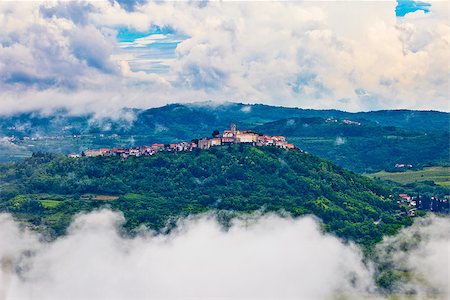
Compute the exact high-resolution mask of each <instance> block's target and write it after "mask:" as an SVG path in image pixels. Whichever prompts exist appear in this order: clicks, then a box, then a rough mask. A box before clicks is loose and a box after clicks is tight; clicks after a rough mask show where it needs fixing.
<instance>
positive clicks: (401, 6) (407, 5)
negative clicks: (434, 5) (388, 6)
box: [395, 0, 431, 17]
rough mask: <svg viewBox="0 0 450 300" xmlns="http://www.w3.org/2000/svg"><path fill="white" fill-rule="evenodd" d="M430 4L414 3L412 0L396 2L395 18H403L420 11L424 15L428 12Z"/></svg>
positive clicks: (398, 0)
mask: <svg viewBox="0 0 450 300" xmlns="http://www.w3.org/2000/svg"><path fill="white" fill-rule="evenodd" d="M430 7H431V4H430V3H426V2H421V1H414V0H397V7H396V8H395V15H396V16H397V17H404V16H405V15H406V14H409V13H412V12H415V11H418V10H421V11H423V12H425V13H428V12H430Z"/></svg>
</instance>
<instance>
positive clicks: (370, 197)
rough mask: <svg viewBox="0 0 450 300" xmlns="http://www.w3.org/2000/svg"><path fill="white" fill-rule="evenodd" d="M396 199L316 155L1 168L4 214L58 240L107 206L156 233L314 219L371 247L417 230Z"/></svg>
mask: <svg viewBox="0 0 450 300" xmlns="http://www.w3.org/2000/svg"><path fill="white" fill-rule="evenodd" d="M389 193H390V192H389V190H386V189H385V188H383V187H382V186H381V185H378V184H376V183H375V182H374V181H373V180H371V179H369V178H367V177H364V176H360V175H357V174H354V173H352V172H350V171H347V170H345V169H343V168H341V167H338V166H336V165H334V164H332V163H330V162H328V161H325V160H323V159H320V158H318V157H316V156H313V155H311V154H306V153H302V152H300V151H298V150H295V149H294V150H289V151H288V150H284V149H280V148H275V147H253V146H245V145H243V144H240V145H233V146H220V147H214V148H210V149H209V150H199V149H197V150H195V151H193V152H176V153H167V152H163V153H158V154H156V155H154V156H151V157H139V158H128V159H126V160H121V159H120V157H82V158H75V159H74V158H68V157H65V156H62V155H50V154H37V155H34V156H33V157H31V158H28V159H26V160H24V161H22V162H19V163H15V164H8V165H0V211H9V212H11V213H13V214H14V215H15V216H16V218H18V219H20V220H21V221H23V222H25V224H29V225H30V226H32V227H33V226H34V227H35V228H37V229H40V230H44V231H46V230H48V229H52V230H54V232H55V233H57V234H62V233H63V232H64V229H65V227H66V226H67V224H68V223H69V222H70V218H71V216H73V215H74V214H76V213H78V212H80V211H89V210H92V209H95V208H99V207H102V206H104V205H108V206H109V207H111V208H112V209H117V210H121V211H123V212H124V215H125V217H126V219H127V224H126V226H127V227H128V228H129V229H132V228H136V227H139V226H140V225H142V224H145V225H147V226H149V227H151V228H153V229H157V230H160V229H162V228H165V227H166V226H167V224H168V222H169V223H170V221H171V220H172V222H173V221H174V220H175V219H176V217H179V216H186V215H190V214H195V213H202V212H207V211H211V210H213V211H219V212H228V213H227V214H223V215H222V217H223V218H225V219H224V220H226V219H227V218H228V217H230V216H233V215H236V214H237V213H243V212H253V211H257V210H262V211H266V212H267V211H276V212H279V211H284V212H288V213H290V214H292V215H293V216H298V215H304V214H313V215H315V216H317V217H319V218H320V219H322V220H323V222H324V224H325V227H324V229H325V230H327V231H332V232H334V233H336V234H337V235H338V236H340V237H342V238H344V239H348V240H353V241H356V242H358V243H362V244H365V245H371V244H374V243H376V242H378V241H380V240H381V238H382V237H383V235H385V234H394V233H395V232H396V231H397V230H398V229H399V228H401V226H403V225H407V224H410V223H411V219H410V218H409V217H406V216H405V212H406V208H404V207H400V206H399V205H398V204H397V203H396V201H395V200H393V199H389V198H388V195H389ZM174 218H175V219H174Z"/></svg>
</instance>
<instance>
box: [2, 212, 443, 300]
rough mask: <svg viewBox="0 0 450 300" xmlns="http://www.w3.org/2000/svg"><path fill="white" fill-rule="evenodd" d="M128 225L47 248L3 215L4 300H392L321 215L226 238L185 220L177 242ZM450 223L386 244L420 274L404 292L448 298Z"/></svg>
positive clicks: (119, 219)
mask: <svg viewBox="0 0 450 300" xmlns="http://www.w3.org/2000/svg"><path fill="white" fill-rule="evenodd" d="M123 222H124V218H123V216H122V215H121V214H119V213H114V212H111V211H108V210H101V211H97V212H93V213H89V214H85V215H80V216H78V217H77V218H76V219H75V220H74V221H73V223H72V224H71V226H70V228H69V230H68V233H67V235H66V236H63V237H60V238H58V239H57V240H55V241H52V242H43V241H39V240H38V236H37V235H36V234H35V233H30V232H27V231H21V230H19V229H18V227H17V225H16V224H15V223H14V222H13V221H12V218H10V217H8V216H6V215H1V216H0V225H1V226H0V260H1V268H0V281H1V282H2V285H0V297H2V298H1V299H2V300H9V299H334V298H335V297H336V296H337V295H340V296H345V297H347V298H346V299H361V298H365V297H371V298H374V299H376V298H382V297H381V295H378V294H377V293H376V290H375V286H374V281H373V280H374V279H373V271H372V269H371V267H370V265H371V263H370V260H369V261H367V260H366V261H365V263H363V257H362V254H361V251H360V250H359V249H358V248H357V247H356V246H354V245H352V244H348V243H343V242H342V241H340V240H339V239H337V238H335V237H333V236H332V235H329V234H323V233H321V230H320V229H319V224H318V223H317V221H315V220H314V219H312V218H311V217H306V218H300V219H296V220H294V219H290V218H282V217H279V216H274V215H268V216H246V217H242V218H241V219H239V220H235V221H234V223H233V225H232V226H231V227H230V228H229V229H228V230H227V231H225V230H224V229H223V228H222V227H221V226H220V225H219V224H218V223H217V221H216V220H215V219H214V217H213V216H211V215H204V216H200V217H192V218H188V219H184V220H180V221H179V223H178V227H177V228H176V229H174V230H173V231H172V232H171V233H170V234H168V235H158V234H155V233H153V232H150V231H147V230H146V229H142V230H141V232H140V234H139V235H138V236H136V237H134V238H131V237H127V236H123V234H122V233H121V232H122V231H121V229H120V226H121V225H122V224H123ZM449 225H450V224H449V220H448V219H443V218H436V217H434V218H433V217H432V218H428V219H424V220H419V221H418V222H417V223H416V224H415V225H414V226H413V227H411V228H408V229H404V230H403V231H402V232H401V233H400V234H399V236H397V237H393V238H389V239H387V240H386V241H384V242H383V243H382V244H381V245H380V246H379V249H378V252H379V253H381V254H380V256H381V257H383V254H384V253H388V252H386V251H387V250H390V252H389V253H388V255H387V256H386V258H387V259H389V260H390V261H394V262H395V266H396V267H399V268H401V269H405V268H406V269H407V270H409V271H410V272H411V273H410V275H411V276H410V278H413V281H412V282H410V283H407V284H408V286H406V285H405V286H404V287H402V288H401V289H400V290H397V291H396V292H405V291H408V290H409V288H410V287H413V289H414V290H415V291H416V292H418V293H419V294H418V296H419V297H426V296H427V295H430V294H427V292H429V291H430V289H433V292H434V293H435V294H434V295H435V296H437V297H440V296H442V297H445V296H446V295H448V292H449V291H448V285H447V284H448V269H446V268H445V266H446V264H447V266H448V254H449V249H450V248H449V234H450V233H449V231H448V228H449ZM417 236H420V237H421V239H420V240H417V238H416V244H415V247H414V248H413V249H412V250H411V251H409V252H405V251H403V250H402V249H403V248H402V247H401V245H405V241H407V242H408V241H409V242H410V241H411V240H412V239H414V237H417ZM367 264H369V267H368V266H367ZM414 278H421V281H419V282H416V281H414ZM425 287H426V289H424V288H425ZM436 292H439V294H436ZM419 299H420V298H419Z"/></svg>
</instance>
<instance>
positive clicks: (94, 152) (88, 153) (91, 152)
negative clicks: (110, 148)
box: [81, 149, 102, 157]
mask: <svg viewBox="0 0 450 300" xmlns="http://www.w3.org/2000/svg"><path fill="white" fill-rule="evenodd" d="M81 155H82V156H88V157H95V156H101V155H102V151H100V150H99V149H97V150H95V149H92V150H90V149H88V150H85V151H83V152H82V153H81Z"/></svg>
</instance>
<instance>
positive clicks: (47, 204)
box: [40, 200, 62, 208]
mask: <svg viewBox="0 0 450 300" xmlns="http://www.w3.org/2000/svg"><path fill="white" fill-rule="evenodd" d="M40 202H41V204H42V206H43V207H45V208H55V207H57V206H58V205H60V204H61V203H62V202H61V201H58V200H40Z"/></svg>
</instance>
